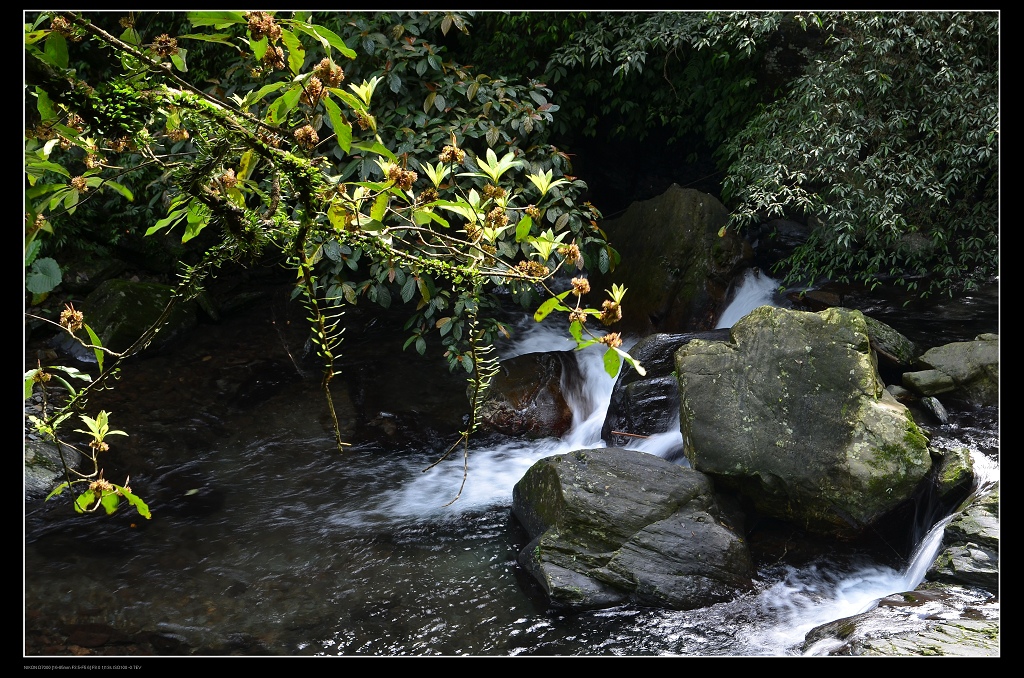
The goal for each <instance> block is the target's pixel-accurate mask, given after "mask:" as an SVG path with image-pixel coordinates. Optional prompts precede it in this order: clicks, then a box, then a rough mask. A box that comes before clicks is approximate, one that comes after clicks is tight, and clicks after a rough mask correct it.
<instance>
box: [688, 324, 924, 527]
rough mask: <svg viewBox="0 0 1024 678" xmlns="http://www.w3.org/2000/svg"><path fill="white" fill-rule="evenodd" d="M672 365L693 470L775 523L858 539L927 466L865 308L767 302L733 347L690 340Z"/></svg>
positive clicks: (735, 333)
mask: <svg viewBox="0 0 1024 678" xmlns="http://www.w3.org/2000/svg"><path fill="white" fill-rule="evenodd" d="M675 359H676V372H677V376H678V379H679V392H680V424H681V427H682V431H683V439H684V453H685V455H686V457H687V459H689V461H690V465H691V466H692V467H693V468H694V469H696V470H698V471H701V472H703V473H707V474H708V475H710V476H712V477H713V478H714V479H715V480H716V483H720V484H721V486H722V487H728V488H731V489H732V490H734V491H736V492H738V493H739V494H741V495H743V496H744V497H746V498H747V499H749V500H750V501H751V502H752V503H753V504H754V506H755V508H757V509H758V510H759V511H761V512H763V513H765V514H767V515H769V516H771V517H774V518H779V519H782V520H787V521H791V522H793V523H796V524H798V525H799V526H800V527H802V528H804V529H807V530H808V531H809V532H812V533H816V534H824V535H832V536H835V537H839V538H844V539H853V538H857V537H859V536H861V535H863V533H864V532H865V531H867V530H868V529H870V527H871V526H872V525H874V524H875V523H876V522H877V521H879V520H880V519H881V518H882V517H883V516H885V515H886V514H887V513H889V512H890V511H892V510H893V509H895V508H896V507H897V506H898V505H900V504H901V503H903V502H906V501H909V500H910V499H911V497H912V495H913V493H914V491H915V489H916V488H918V486H919V484H920V483H921V481H922V479H923V478H924V477H925V475H926V474H927V473H928V471H929V469H930V468H931V464H932V462H931V457H930V455H929V451H928V445H927V439H926V438H925V436H924V434H923V433H922V432H921V430H920V429H919V428H918V427H917V425H916V424H915V423H914V420H913V418H912V417H911V415H910V412H909V411H908V410H907V408H906V407H905V406H904V405H903V404H901V403H900V402H898V401H897V400H896V399H895V398H894V397H893V396H892V395H891V394H889V393H888V392H887V391H886V390H885V388H884V385H883V384H882V381H881V379H880V378H879V375H878V369H877V362H876V357H875V354H874V352H873V351H872V349H871V345H870V340H869V336H868V327H867V323H866V321H865V318H864V315H863V314H862V313H861V312H860V311H850V310H846V309H840V308H831V309H827V310H825V311H821V312H818V313H808V312H804V311H793V310H787V309H781V308H774V307H771V306H762V307H760V308H758V309H755V310H754V311H753V312H751V313H750V314H748V315H747V316H746V317H744V318H743V319H741V320H740V321H739V322H737V323H736V324H735V325H734V326H733V328H732V332H731V340H730V341H704V340H694V341H690V342H689V343H687V344H685V345H683V346H682V347H681V348H679V350H678V351H677V352H676V356H675Z"/></svg>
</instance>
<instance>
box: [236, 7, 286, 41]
mask: <svg viewBox="0 0 1024 678" xmlns="http://www.w3.org/2000/svg"><path fill="white" fill-rule="evenodd" d="M243 16H244V17H245V19H246V21H248V22H249V34H250V35H251V36H252V39H253V40H261V39H262V38H263V37H264V36H266V37H267V38H268V39H269V40H270V42H277V41H278V40H280V39H281V27H280V26H278V25H277V22H275V21H274V17H272V16H270V15H269V14H267V13H266V12H247V13H246V14H244V15H243Z"/></svg>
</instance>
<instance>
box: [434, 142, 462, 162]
mask: <svg viewBox="0 0 1024 678" xmlns="http://www.w3.org/2000/svg"><path fill="white" fill-rule="evenodd" d="M465 159H466V152H465V151H463V150H462V149H461V148H456V147H455V146H445V147H444V148H442V149H441V154H440V155H439V156H438V160H440V161H441V162H443V163H444V164H445V165H450V164H452V163H457V164H460V165H461V164H462V161H463V160H465Z"/></svg>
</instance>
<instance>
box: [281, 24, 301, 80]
mask: <svg viewBox="0 0 1024 678" xmlns="http://www.w3.org/2000/svg"><path fill="white" fill-rule="evenodd" d="M281 42H283V43H284V46H285V47H286V48H287V49H288V70H290V71H291V72H292V74H293V75H298V74H299V71H300V70H301V69H302V64H303V62H305V61H306V48H305V47H303V46H302V41H300V40H299V39H298V37H296V35H295V34H294V33H292V32H291V31H289V30H285V29H283V28H282V29H281Z"/></svg>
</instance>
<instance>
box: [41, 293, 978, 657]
mask: <svg viewBox="0 0 1024 678" xmlns="http://www.w3.org/2000/svg"><path fill="white" fill-rule="evenodd" d="M774 284H775V283H774V281H771V280H770V278H767V277H766V276H763V275H762V276H761V277H760V278H758V277H755V276H751V277H750V278H749V279H748V280H747V285H745V286H744V288H742V289H741V290H739V292H738V294H737V295H736V298H735V300H734V302H733V303H732V305H731V307H730V308H729V309H727V310H726V312H725V314H724V315H723V323H727V324H725V325H722V324H721V323H720V326H729V325H731V323H732V322H734V321H735V319H737V318H738V317H741V316H742V315H743V313H745V312H746V311H749V310H750V308H753V306H755V305H759V304H761V303H773V302H772V298H771V291H772V290H773V289H774ZM749 285H753V287H754V288H756V289H750V288H749V287H748V286H749ZM766 285H767V287H766ZM567 348H571V344H570V343H569V341H568V340H567V339H566V338H565V337H564V336H562V335H560V334H559V333H558V331H557V330H553V329H550V328H548V327H547V326H545V325H535V324H534V325H532V326H531V325H524V326H523V328H522V329H521V331H520V332H518V333H517V339H516V342H515V343H510V344H509V345H508V346H505V347H504V349H503V357H510V356H512V355H515V354H519V353H525V352H530V351H538V350H561V349H567ZM597 348H598V347H593V349H594V350H589V349H588V350H584V351H582V352H581V353H580V354H578V355H579V358H580V363H581V370H582V372H583V375H584V387H583V388H582V389H580V390H578V391H576V392H574V393H572V394H571V397H572V402H571V405H572V406H573V408H574V412H575V415H574V421H575V425H574V426H573V428H572V429H571V430H570V431H569V432H568V433H567V434H566V435H565V436H564V437H562V438H561V439H545V440H540V441H516V442H508V441H507V440H506V441H505V442H501V443H497V444H495V443H486V442H483V440H480V441H474V443H473V444H472V445H471V447H470V450H469V454H468V462H467V463H468V474H467V475H466V480H465V486H464V488H463V489H462V491H461V494H460V495H459V494H458V493H459V488H460V486H461V484H462V481H463V475H464V469H463V458H462V455H461V454H457V455H454V456H453V458H451V459H449V460H447V461H444V462H442V463H439V464H437V465H434V466H431V465H432V464H433V463H434V462H435V461H436V460H437V458H438V452H437V449H435V448H434V447H431V448H430V449H422V450H420V449H411V450H405V451H403V452H402V453H400V454H399V453H394V452H393V451H389V450H386V449H383V448H381V447H380V446H379V445H373V444H366V445H363V446H357V447H356V448H355V449H352V450H349V451H347V452H346V453H345V454H339V453H338V451H337V449H336V448H335V446H334V440H333V438H332V436H331V434H330V433H329V432H328V431H325V429H324V427H323V426H322V425H320V423H319V422H318V421H317V420H316V417H315V415H314V414H312V413H311V411H312V410H313V409H315V408H313V407H310V408H303V407H297V406H296V404H297V403H303V402H314V399H316V398H319V397H320V394H319V392H318V391H315V390H314V391H313V392H311V389H310V387H309V383H308V382H301V381H300V382H293V383H282V384H278V385H276V386H275V387H274V388H273V389H272V394H271V395H270V396H269V397H267V398H265V399H263V400H262V401H261V402H258V403H256V404H255V405H253V406H252V407H251V408H250V409H248V410H246V411H244V412H241V413H239V414H237V415H236V416H235V417H234V418H232V419H231V420H230V421H224V420H211V419H212V417H211V416H210V415H209V414H206V415H205V418H204V413H203V412H198V413H196V414H195V415H194V417H193V418H192V419H190V420H187V421H175V422H172V423H169V424H165V425H163V426H161V425H160V423H159V419H160V407H163V406H164V405H163V404H159V403H154V404H153V408H154V411H153V421H152V425H153V426H154V429H153V431H152V432H150V433H149V434H148V435H147V434H146V433H145V432H143V433H141V434H140V435H142V436H144V437H145V440H146V445H148V446H151V447H152V449H151V452H152V456H153V457H154V458H155V459H161V460H165V461H164V462H163V463H164V466H162V467H159V469H161V472H162V473H163V475H162V482H163V484H164V485H165V486H169V485H174V486H175V487H176V490H177V491H178V493H179V494H180V496H181V499H180V500H176V501H175V502H169V503H168V505H167V507H166V510H164V511H163V512H162V513H160V512H156V511H155V513H156V515H155V516H154V519H153V520H152V521H143V520H141V519H138V517H137V516H136V517H135V518H132V517H131V516H128V515H119V517H115V518H114V519H110V518H103V517H98V519H96V520H92V519H78V520H77V521H76V522H72V521H69V520H59V519H55V518H54V515H55V510H59V511H64V512H66V511H67V507H66V505H65V506H61V507H59V509H54V508H53V507H52V506H47V507H46V508H45V509H38V510H34V511H32V512H30V514H29V515H27V516H26V542H27V546H26V553H25V561H26V562H25V599H26V612H27V614H29V615H30V616H32V617H33V618H37V619H38V618H48V619H50V620H53V621H54V622H58V621H63V622H66V623H82V622H83V621H84V622H92V623H99V624H106V625H109V626H113V627H115V628H120V629H126V630H130V631H139V630H147V631H153V632H157V633H158V634H159V635H160V636H161V637H162V638H164V639H165V641H166V642H167V643H173V642H177V643H180V646H181V647H186V646H187V647H189V648H191V651H193V652H198V653H199V654H229V653H232V652H235V653H242V654H247V653H256V652H260V653H265V654H274V655H289V656H295V655H498V656H515V655H556V656H565V655H601V656H613V655H621V656H630V655H684V656H743V655H765V656H785V655H794V654H800V652H801V650H800V646H801V644H802V642H803V637H804V634H805V633H806V632H807V631H809V630H810V629H811V628H813V627H814V626H817V625H819V624H821V623H824V622H827V621H831V620H834V619H838V618H841V617H845V616H848V615H851V614H855V613H857V612H860V611H863V610H866V609H870V608H871V607H872V606H873V605H874V604H875V602H876V601H877V600H878V599H879V598H881V597H883V596H886V595H888V594H890V593H894V592H899V591H906V590H912V589H913V588H914V587H915V586H916V585H917V584H918V583H919V582H920V581H921V580H922V578H923V577H924V571H925V569H926V568H927V564H928V563H929V562H930V560H931V558H932V557H934V554H935V550H936V549H937V548H938V545H939V540H940V538H941V529H940V530H935V531H933V532H931V533H929V535H927V536H926V537H925V538H924V539H923V540H922V542H921V552H920V554H919V556H918V557H915V558H912V559H911V561H910V562H909V563H908V564H907V565H906V567H903V568H893V567H891V566H890V565H888V564H885V563H881V562H875V561H873V560H871V559H870V557H868V556H865V555H864V554H859V553H856V554H848V555H845V556H836V555H831V556H830V557H828V558H824V557H823V558H819V559H815V560H813V561H812V562H810V563H808V564H805V565H801V566H800V567H794V566H789V565H786V564H783V563H776V564H773V565H765V566H762V567H761V569H760V570H759V572H758V582H757V588H756V589H755V591H754V592H752V593H750V594H748V595H744V596H742V597H740V598H737V599H736V600H733V601H730V602H728V603H723V604H719V605H714V606H711V607H708V608H704V609H700V610H693V611H687V612H679V611H670V610H657V609H646V608H637V607H632V606H623V607H617V608H612V609H607V610H601V611H593V612H586V613H579V614H563V613H559V612H555V611H551V610H549V609H547V607H546V605H545V604H544V601H543V598H542V597H541V596H539V595H538V592H537V589H536V587H535V586H534V585H533V584H532V583H531V582H530V581H529V580H528V578H527V577H526V576H525V575H524V574H523V573H522V571H521V568H519V567H518V565H517V564H516V556H517V553H518V551H519V549H520V548H522V546H523V545H524V544H525V541H526V538H525V535H524V534H523V533H522V532H521V531H520V529H519V528H518V526H517V525H516V523H515V521H514V520H513V519H512V518H511V516H510V510H509V509H510V506H511V498H512V488H513V486H514V484H515V483H516V482H517V481H518V480H519V479H520V478H521V477H522V475H523V474H524V473H525V472H526V470H527V469H528V468H529V467H530V466H531V465H532V464H533V463H534V462H535V461H537V460H538V459H541V458H543V457H545V456H548V455H553V454H560V453H564V452H568V451H571V450H575V449H581V448H592V447H603V446H605V443H604V442H603V441H602V440H601V438H600V431H601V426H602V423H603V419H604V414H605V410H606V408H607V405H608V402H609V398H610V394H611V389H612V386H613V380H612V379H611V378H610V377H609V376H608V375H607V374H605V373H604V370H603V367H602V365H601V357H600V356H601V354H600V352H599V351H597V350H596V349H597ZM318 406H319V403H318V405H317V407H318ZM168 407H169V405H168ZM385 414H386V413H385ZM991 419H992V420H994V419H995V417H992V418H991ZM992 420H989V421H987V422H986V421H982V423H980V424H978V423H977V422H976V421H975V420H974V419H972V418H971V417H970V416H967V417H966V418H962V419H956V418H955V417H954V419H953V420H952V423H951V424H949V425H947V426H945V427H941V428H939V429H938V430H937V431H936V433H935V434H934V435H933V445H940V446H941V445H948V446H959V447H964V446H966V447H968V448H970V449H971V452H972V455H973V456H974V457H975V458H976V461H977V463H978V466H979V468H983V469H989V471H987V473H988V475H989V476H991V477H996V476H997V474H998V466H997V464H996V463H995V462H994V461H993V460H994V459H997V458H998V432H997V426H996V425H995V424H994V422H993V421H992ZM631 445H633V446H635V447H636V448H637V449H641V450H645V451H647V452H649V453H652V454H656V455H659V456H663V457H666V458H672V459H675V458H677V457H678V456H679V455H678V451H679V449H680V448H681V445H682V438H681V436H680V433H679V431H678V426H676V427H674V428H670V430H667V431H665V432H664V433H663V434H660V435H656V436H652V437H651V438H649V439H638V440H636V441H635V442H634V443H631ZM683 463H685V461H684V462H683ZM428 468H429V470H427V471H424V469H428ZM456 495H458V499H457V500H456V501H454V502H452V500H453V499H454V498H455V497H456ZM50 503H51V504H52V503H53V502H50ZM934 520H935V517H932V518H931V520H930V521H928V522H927V523H926V524H925V525H924V526H923V527H924V528H925V529H927V527H929V526H931V523H932V522H934Z"/></svg>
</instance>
